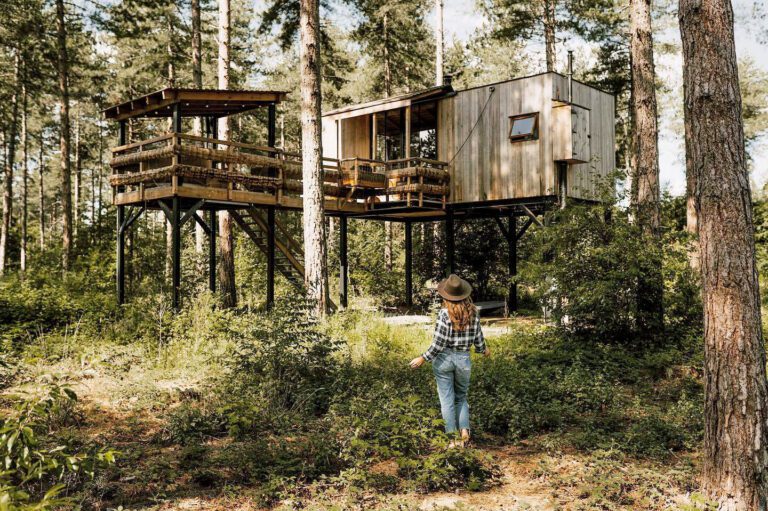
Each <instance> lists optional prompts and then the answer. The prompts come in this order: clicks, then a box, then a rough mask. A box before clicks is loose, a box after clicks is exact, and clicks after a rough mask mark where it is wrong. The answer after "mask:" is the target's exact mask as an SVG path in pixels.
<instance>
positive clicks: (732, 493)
mask: <svg viewBox="0 0 768 511" xmlns="http://www.w3.org/2000/svg"><path fill="white" fill-rule="evenodd" d="M679 18H680V33H681V38H682V43H683V59H684V60H683V88H684V97H685V117H686V129H687V130H689V132H688V134H687V139H688V141H689V142H690V143H689V149H690V151H691V154H690V169H689V170H690V171H692V172H693V174H694V183H695V190H694V198H695V205H696V209H697V213H698V228H699V243H700V254H701V274H702V297H703V302H704V343H705V345H704V377H705V405H704V415H705V422H706V424H705V432H704V465H703V489H704V491H705V492H706V493H708V494H709V496H710V497H711V498H712V499H714V500H715V501H717V503H718V504H719V509H721V510H728V511H731V510H733V511H735V510H739V511H742V510H743V511H746V510H765V509H766V500H767V499H768V473H767V471H766V465H767V464H768V450H766V443H767V442H768V389H767V384H766V375H765V349H764V346H763V332H762V326H761V318H760V293H759V289H758V278H757V268H756V264H755V242H754V227H753V220H752V206H751V195H750V189H749V175H748V172H747V163H746V155H745V150H744V129H743V125H742V107H741V93H740V91H739V79H738V70H737V65H736V51H735V46H734V37H733V11H732V8H731V4H730V2H729V1H728V0H681V1H680V8H679Z"/></svg>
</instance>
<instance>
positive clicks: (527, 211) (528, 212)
mask: <svg viewBox="0 0 768 511" xmlns="http://www.w3.org/2000/svg"><path fill="white" fill-rule="evenodd" d="M520 207H521V208H523V211H525V214H526V215H528V217H530V218H531V220H533V221H534V222H536V225H538V226H539V227H544V224H542V223H541V220H539V219H538V218H536V215H534V214H533V211H531V210H530V209H528V206H526V205H525V204H521V205H520Z"/></svg>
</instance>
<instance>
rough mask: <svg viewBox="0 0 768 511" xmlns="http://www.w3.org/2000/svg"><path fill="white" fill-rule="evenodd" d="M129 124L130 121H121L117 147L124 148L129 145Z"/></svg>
mask: <svg viewBox="0 0 768 511" xmlns="http://www.w3.org/2000/svg"><path fill="white" fill-rule="evenodd" d="M127 123H128V121H120V124H119V127H118V131H117V138H118V144H117V145H119V146H124V145H126V144H127V143H128V131H127V128H128V126H127Z"/></svg>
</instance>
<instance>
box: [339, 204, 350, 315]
mask: <svg viewBox="0 0 768 511" xmlns="http://www.w3.org/2000/svg"><path fill="white" fill-rule="evenodd" d="M348 281H349V267H348V266H347V217H346V216H344V215H341V216H340V217H339V304H340V305H341V307H343V308H345V309H346V308H347V306H348V297H347V291H348V289H347V285H348Z"/></svg>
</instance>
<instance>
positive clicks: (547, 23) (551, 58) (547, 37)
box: [544, 0, 557, 72]
mask: <svg viewBox="0 0 768 511" xmlns="http://www.w3.org/2000/svg"><path fill="white" fill-rule="evenodd" d="M556 3H557V0H544V47H545V52H546V59H547V71H548V72H550V71H554V70H555V60H556V53H555V30H556V27H555V23H556V22H557V21H556V19H555V7H556Z"/></svg>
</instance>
